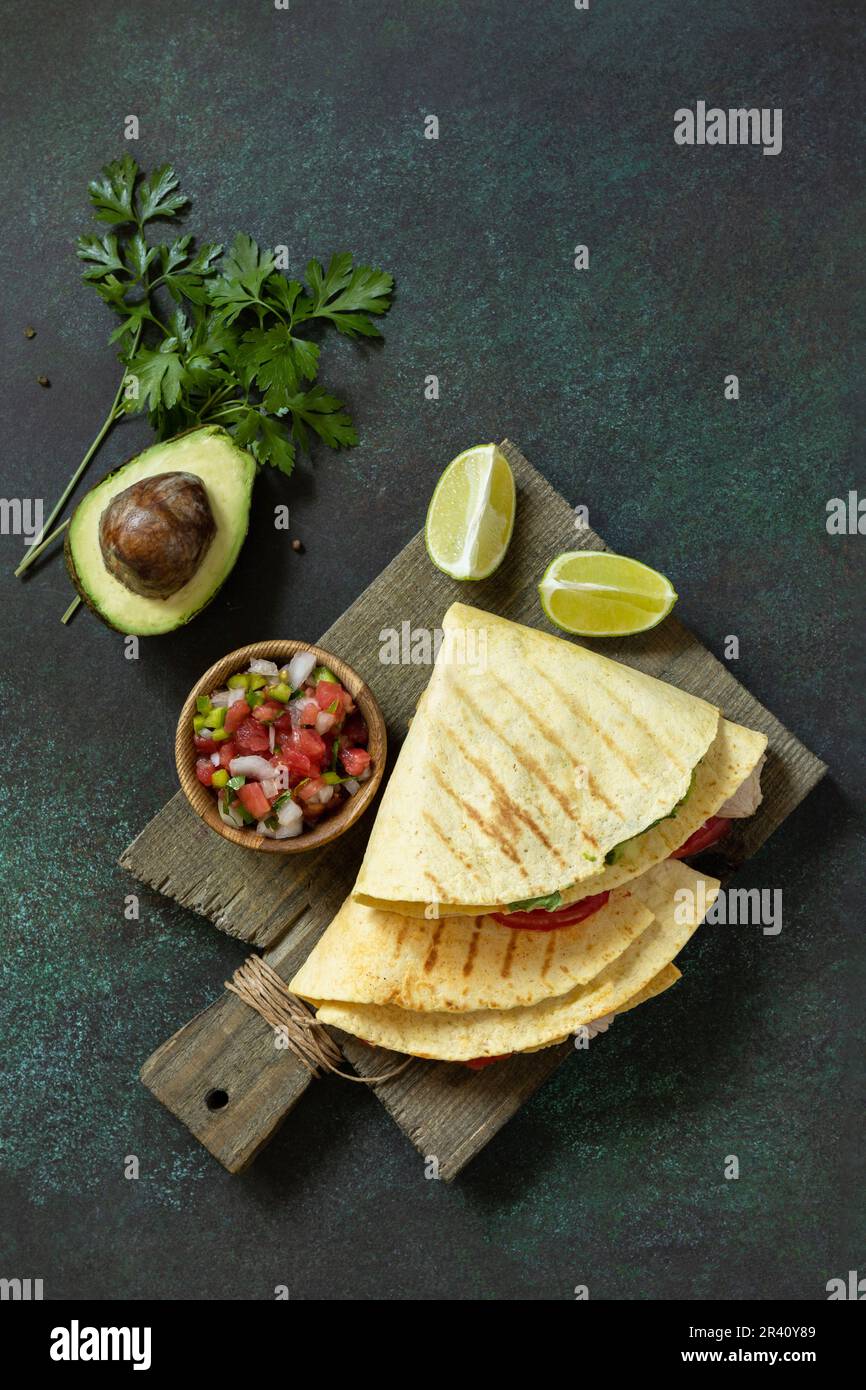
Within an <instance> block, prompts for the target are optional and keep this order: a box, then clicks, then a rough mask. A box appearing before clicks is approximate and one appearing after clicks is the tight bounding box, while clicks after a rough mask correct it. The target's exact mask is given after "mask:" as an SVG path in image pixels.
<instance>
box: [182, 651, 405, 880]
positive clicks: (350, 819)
mask: <svg viewBox="0 0 866 1390" xmlns="http://www.w3.org/2000/svg"><path fill="white" fill-rule="evenodd" d="M296 652H315V655H316V661H317V663H318V664H319V665H320V666H327V667H328V668H329V669H330V670H331V671H333V672H334V675H335V676H336V677H337V680H338V681H339V682H340V684H341V685H343V686H344V687H345V688H346V690H348V692H349V694H350V695H351V697H352V699H353V700H354V701H355V704H356V705H357V706H358V708H359V710H360V711H361V713H362V714H363V716H364V719H365V720H366V723H367V729H368V732H369V740H368V743H367V748H368V750H369V753H370V756H371V758H372V766H373V772H372V775H371V777H370V778H369V779H368V780H367V781H366V782H362V783H361V789H360V791H358V792H356V793H355V795H354V796H353V797H350V798H349V800H348V801H347V802H346V804H345V805H344V807H343V809H342V810H341V811H336V812H335V813H334V815H332V816H326V817H325V818H324V819H323V820H320V821H319V822H318V824H317V825H314V826H312V827H310V828H309V829H304V830H303V831H302V832H301V834H300V835H296V836H295V837H294V838H293V839H289V840H269V839H268V838H267V836H265V835H259V834H257V832H256V831H255V830H250V829H244V830H236V829H235V828H234V826H232V825H226V824H225V823H224V822H223V821H221V820H220V817H219V812H218V810H217V804H216V800H215V798H214V794H213V792H212V791H210V790H209V788H207V787H204V786H202V784H201V782H200V781H199V780H198V778H197V777H196V775H195V760H196V758H197V757H198V756H199V755H198V753H197V752H196V748H195V744H194V743H193V726H192V721H193V715H194V714H195V713H196V704H195V702H196V697H197V696H199V695H210V693H211V691H213V690H219V689H220V687H222V686H224V685H225V683H226V681H227V680H228V678H229V676H233V675H234V674H235V672H236V671H245V670H246V668H247V667H248V666H249V664H250V662H251V661H252V660H253V659H254V658H255V657H262V658H264V659H265V660H266V661H275V662H276V663H277V665H278V666H286V665H287V664H288V663H289V661H291V659H292V657H293V656H294V655H295V653H296ZM387 748H388V736H387V732H386V729H385V720H384V719H383V717H382V711H381V710H380V708H379V706H378V703H377V701H376V697H375V695H374V694H373V692H372V690H371V689H370V687H369V686H368V685H367V684H366V682H365V681H363V680H362V679H361V677H360V676H359V675H358V673H357V671H353V670H352V668H351V666H347V665H346V663H345V661H341V660H340V658H339V657H338V656H334V655H333V653H332V652H326V651H325V650H324V649H323V648H322V647H316V646H314V645H313V643H312V642H276V641H274V642H253V643H252V645H251V646H249V647H238V649H237V651H234V652H229V654H228V656H224V657H223V658H222V660H221V661H217V662H216V663H215V664H214V665H213V666H211V667H210V669H209V670H207V671H205V673H204V675H203V676H202V678H201V680H199V681H196V683H195V685H194V686H193V688H192V690H191V691H190V692H189V695H188V696H187V698H186V701H185V703H184V706H183V709H182V710H181V712H180V719H179V720H178V723H177V735H176V737H175V741H174V757H175V762H176V764H177V775H178V777H179V778H180V785H181V787H182V788H183V791H184V795H185V796H186V799H187V801H188V802H189V804H190V806H191V807H192V809H193V810H194V811H195V813H196V814H197V815H199V816H201V818H202V820H203V821H205V823H206V824H207V825H209V826H210V828H211V830H215V831H216V832H217V834H218V835H222V837H223V839H225V840H231V842H232V844H235V845H241V846H242V847H243V848H244V849H263V850H266V851H267V852H268V853H270V854H301V853H303V852H304V851H305V850H309V849H320V848H321V847H322V845H327V844H330V842H331V841H332V840H336V838H337V836H338V835H342V833H343V831H344V830H348V828H349V826H350V825H354V823H355V821H356V820H358V818H359V817H360V816H362V815H363V814H364V812H365V811H366V809H367V807H368V806H369V805H370V802H371V801H372V800H373V798H374V796H375V795H376V791H377V789H378V787H379V783H380V782H381V780H382V774H383V773H384V771H385V755H386V752H387Z"/></svg>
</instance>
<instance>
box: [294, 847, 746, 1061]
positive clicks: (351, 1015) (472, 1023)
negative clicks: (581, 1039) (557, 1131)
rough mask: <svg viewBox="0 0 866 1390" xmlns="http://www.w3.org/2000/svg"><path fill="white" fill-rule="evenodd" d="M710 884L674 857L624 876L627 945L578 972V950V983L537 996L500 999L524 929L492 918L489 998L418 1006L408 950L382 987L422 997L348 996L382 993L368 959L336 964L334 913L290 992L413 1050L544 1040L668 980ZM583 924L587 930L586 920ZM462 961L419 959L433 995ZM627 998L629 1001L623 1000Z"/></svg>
mask: <svg viewBox="0 0 866 1390" xmlns="http://www.w3.org/2000/svg"><path fill="white" fill-rule="evenodd" d="M719 886H720V885H719V882H718V880H717V879H710V878H706V877H704V876H701V875H698V874H696V873H695V871H694V870H693V869H690V868H688V867H687V866H686V865H685V864H682V863H680V862H679V861H677V860H669V861H667V862H666V863H664V864H660V865H657V866H656V867H655V868H654V869H652V870H650V871H649V873H647V874H645V875H643V876H642V877H641V879H640V880H639V881H638V883H637V884H635V885H633V888H632V892H631V894H629V895H628V896H630V897H634V898H635V899H637V900H639V901H640V902H641V905H642V907H643V908H645V909H646V912H645V913H644V914H643V916H642V917H635V919H634V931H633V932H632V934H631V936H630V938H629V939H628V942H627V944H626V943H625V938H624V937H623V939H622V943H621V944H622V949H620V950H619V952H618V954H615V955H614V956H613V957H612V958H609V957H608V958H607V959H606V961H605V960H604V959H602V957H601V956H600V957H599V959H598V962H597V964H598V965H599V966H600V967H601V968H600V969H598V970H596V971H595V973H592V974H589V975H586V974H585V972H586V970H587V969H588V966H587V964H586V960H587V958H586V955H585V953H583V960H584V966H583V972H584V975H585V978H583V980H582V982H581V983H580V984H578V985H577V986H576V987H568V985H567V981H566V977H565V976H564V975H563V976H562V977H561V978H555V979H554V980H553V981H548V982H547V993H546V997H543V998H541V999H539V1000H538V1002H535V1003H532V1004H528V1005H519V1006H512V1005H510V1004H509V1000H510V998H511V997H512V991H511V987H510V984H509V974H510V967H509V969H506V968H505V964H506V960H507V957H508V942H509V940H510V939H512V938H522V937H523V936H525V935H533V934H532V933H526V932H524V931H523V930H522V929H520V928H509V927H506V926H503V925H502V924H501V923H495V922H492V923H491V925H490V930H491V931H492V930H494V929H496V930H498V931H499V932H501V933H502V934H503V941H504V942H505V949H504V951H503V952H502V953H501V955H500V956H499V957H498V967H499V968H498V970H497V969H496V968H495V966H494V956H493V954H492V953H489V954H488V957H487V959H486V966H485V975H486V976H487V978H486V983H485V984H484V986H483V990H484V992H485V994H486V997H487V998H488V999H489V1000H490V1001H491V1005H492V1006H487V1007H484V1008H463V1009H461V1008H459V1007H458V1008H455V1007H453V1005H452V1007H451V1008H448V1009H432V1008H429V1007H428V1008H424V1007H423V1003H425V1002H428V1003H429V999H430V998H431V997H433V996H428V997H426V998H422V996H421V995H418V994H417V993H414V991H415V990H416V987H417V983H418V981H417V957H416V956H415V957H413V954H412V953H411V952H409V953H407V954H406V956H405V957H400V956H398V957H397V961H396V963H393V964H391V966H390V971H391V978H390V980H388V981H387V983H386V985H385V987H384V988H385V989H389V988H390V987H391V985H393V984H395V983H397V982H398V981H399V979H400V978H401V972H402V973H403V974H405V979H406V989H405V990H404V992H403V995H402V997H404V998H415V999H416V1000H417V1001H418V1002H420V1003H422V1007H415V1008H404V1007H400V1006H399V1005H398V1004H396V1003H370V1002H365V1001H364V1000H363V999H362V1000H360V1001H359V1000H358V999H356V998H354V997H353V996H355V995H358V994H361V995H370V994H371V993H373V994H381V993H382V989H381V988H380V987H378V986H377V985H376V984H375V980H374V978H373V977H374V975H375V962H371V969H370V970H369V971H368V972H366V973H365V972H361V975H360V977H359V979H358V980H357V981H355V980H354V978H353V976H352V972H351V970H349V971H346V970H345V969H344V968H343V964H342V961H341V956H342V952H343V943H344V940H345V935H344V933H345V922H341V921H340V920H339V917H338V919H336V920H335V923H332V925H331V927H329V928H328V930H327V931H326V933H325V935H324V936H323V937H322V939H321V941H320V942H319V944H318V946H317V947H316V948H315V951H314V952H313V956H311V958H310V962H312V964H310V962H308V965H310V969H309V970H308V968H307V965H305V966H304V967H302V969H301V971H299V973H298V974H297V975H296V976H295V978H294V980H292V982H291V986H290V987H291V989H292V990H293V991H294V993H296V994H298V995H300V996H301V997H302V998H304V999H307V1000H308V1002H310V1003H312V1004H313V1005H315V1007H316V1009H317V1017H318V1020H319V1022H321V1023H324V1024H331V1025H334V1026H336V1027H338V1028H341V1029H343V1030H344V1031H345V1032H348V1033H352V1034H354V1035H355V1036H356V1037H359V1038H363V1039H364V1040H365V1041H367V1042H370V1043H373V1044H376V1045H379V1046H382V1047H387V1048H390V1049H392V1050H394V1051H397V1052H405V1053H409V1054H411V1055H412V1056H416V1057H429V1058H436V1059H438V1060H441V1061H473V1060H477V1059H483V1058H488V1057H500V1056H503V1055H507V1054H509V1053H512V1052H520V1051H530V1050H535V1049H538V1048H541V1047H546V1046H552V1045H553V1044H554V1043H556V1042H559V1041H561V1040H562V1039H563V1037H567V1036H568V1035H569V1034H570V1033H573V1032H574V1031H575V1030H576V1029H577V1028H580V1027H582V1026H585V1025H588V1024H591V1023H592V1022H593V1021H594V1020H598V1019H601V1018H603V1017H606V1016H607V1015H610V1014H615V1013H617V1012H620V1011H622V1010H624V1009H625V1008H627V1007H634V1004H635V1003H637V1002H639V1000H638V996H640V995H643V994H644V992H645V991H648V990H649V991H651V992H652V993H655V992H657V991H656V990H655V988H654V982H655V981H656V980H657V978H658V977H659V976H663V980H664V981H666V982H667V983H670V982H671V977H670V975H669V974H668V975H663V972H665V971H666V970H667V968H668V967H669V966H670V965H671V963H672V961H673V960H674V958H675V957H676V956H677V955H678V954H679V952H680V951H681V950H682V948H683V946H684V945H685V944H686V942H687V941H688V939H689V937H690V936H691V935H692V933H693V932H694V930H695V929H696V927H697V926H698V923H699V921H700V920H701V917H702V916H703V913H704V912H705V911H706V909H707V908H708V907H709V906H710V905H711V904H712V902H713V901H714V900H715V897H716V895H717V893H718V891H719ZM355 910H357V911H359V912H362V913H365V912H367V913H369V912H373V911H374V910H373V909H368V908H363V907H361V906H360V905H356V909H355ZM392 915H394V914H392ZM404 924H407V926H408V928H409V929H411V930H414V931H417V930H419V929H420V930H425V929H426V931H427V932H428V933H429V932H430V930H431V924H429V923H428V924H420V923H415V922H413V921H412V919H401V918H399V917H396V916H395V923H394V926H395V928H396V930H397V933H398V934H399V930H400V928H401V927H402V926H403V925H404ZM583 929H584V930H586V929H587V928H586V926H584V928H583ZM332 932H333V935H331V933H332ZM550 935H551V937H552V938H553V939H554V940H555V939H556V938H557V937H558V936H560V935H561V933H560V932H553V933H551V934H550ZM518 944H519V943H518ZM571 952H572V954H573V955H574V956H575V957H576V958H578V959H580V958H581V954H582V953H581V950H580V946H579V944H578V943H577V942H576V941H575V942H573V943H572V948H571ZM314 957H316V959H314ZM467 965H468V966H469V969H470V973H472V972H473V971H474V970H475V966H474V962H472V961H470V960H469V959H468V957H467V958H464V960H463V964H462V965H461V964H460V959H459V954H458V953H457V952H456V951H449V952H448V953H446V954H445V955H444V956H443V958H442V961H441V963H440V962H439V961H438V960H437V959H436V958H433V959H432V960H429V959H428V968H427V973H428V974H429V975H431V976H436V975H447V976H449V977H451V979H452V984H451V986H450V987H445V986H441V987H439V990H438V994H439V997H440V998H457V997H459V995H458V991H459V988H460V987H459V983H458V984H456V985H455V984H454V983H453V977H454V975H455V973H457V972H459V971H462V970H463V969H465V968H466V967H467ZM385 968H386V962H384V961H383V962H382V969H383V970H384V969H385ZM329 970H330V972H331V973H330V975H329ZM338 981H339V983H338ZM564 983H565V984H566V988H565V989H562V990H560V992H557V987H558V986H560V985H562V984H564ZM667 983H664V982H660V983H659V986H658V988H659V989H663V988H666V987H667ZM311 984H312V985H314V987H315V989H316V990H317V991H318V990H322V991H323V993H322V994H318V993H315V994H314V993H313V992H312V991H311V989H310V985H311ZM479 992H480V991H479ZM341 994H342V995H344V996H345V995H348V998H341V997H340V995H341ZM466 997H471V996H466ZM645 997H649V996H645ZM629 1001H634V1002H633V1003H632V1004H630V1002H629Z"/></svg>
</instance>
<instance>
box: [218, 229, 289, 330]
mask: <svg viewBox="0 0 866 1390" xmlns="http://www.w3.org/2000/svg"><path fill="white" fill-rule="evenodd" d="M273 268H274V258H273V256H272V254H271V252H270V251H261V250H260V249H259V247H258V246H257V245H256V243H255V242H254V241H253V239H252V237H248V236H245V235H244V233H243V232H238V234H237V236H236V237H235V239H234V241H233V242H232V247H231V250H230V251H229V252H227V254H226V256H225V260H224V262H223V264H222V266H221V268H220V274H219V275H217V276H216V277H215V278H214V279H213V280H212V281H211V282H210V285H209V287H208V294H209V297H210V301H211V303H212V304H213V305H214V306H215V307H216V308H217V309H218V310H219V311H220V313H221V315H222V317H223V318H224V319H225V320H226V322H227V323H233V322H234V320H235V319H236V318H237V316H238V314H240V313H241V312H242V311H243V310H244V309H252V308H255V307H256V306H261V308H262V309H264V308H266V307H267V306H266V305H265V304H264V303H263V301H262V299H261V290H262V286H263V285H264V282H265V280H266V279H267V278H268V276H269V275H270V274H271V271H272V270H273Z"/></svg>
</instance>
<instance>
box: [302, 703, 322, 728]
mask: <svg viewBox="0 0 866 1390" xmlns="http://www.w3.org/2000/svg"><path fill="white" fill-rule="evenodd" d="M318 717H319V706H318V704H317V702H316V701H315V700H305V701H304V703H303V704H302V705H301V711H300V719H299V722H300V724H302V725H303V726H304V727H305V728H310V729H311V728H312V727H313V725H314V724H315V722H316V720H317V719H318Z"/></svg>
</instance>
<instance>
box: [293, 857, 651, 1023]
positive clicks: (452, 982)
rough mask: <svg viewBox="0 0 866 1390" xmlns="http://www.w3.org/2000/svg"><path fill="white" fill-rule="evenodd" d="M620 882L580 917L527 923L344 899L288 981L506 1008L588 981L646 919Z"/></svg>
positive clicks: (371, 998)
mask: <svg viewBox="0 0 866 1390" xmlns="http://www.w3.org/2000/svg"><path fill="white" fill-rule="evenodd" d="M652 920H653V914H652V912H651V911H650V909H649V908H648V907H646V906H645V905H644V903H643V902H642V901H641V895H640V884H638V885H636V888H635V892H634V893H630V892H629V891H628V889H624V888H621V889H619V890H618V891H617V892H616V893H614V894H613V896H612V897H611V898H610V900H609V901H608V902H607V903H606V904H605V906H604V907H602V908H600V909H599V911H598V912H595V913H594V914H593V915H592V916H591V917H588V918H587V919H586V921H584V922H578V923H576V924H575V925H574V926H572V927H560V928H557V930H556V931H549V932H540V931H523V930H519V929H518V928H515V927H506V926H503V925H502V924H501V923H499V922H496V921H494V919H493V918H492V917H443V918H442V919H441V921H438V922H425V921H424V920H423V918H417V917H400V916H397V915H395V914H394V913H393V912H383V911H382V910H381V909H380V908H374V907H364V906H363V905H362V904H361V903H358V902H355V901H354V900H353V899H352V898H347V899H346V901H345V902H344V903H343V906H342V907H341V908H340V911H339V912H338V913H337V915H336V917H335V918H334V920H333V922H332V923H331V925H330V926H329V927H328V929H327V931H326V932H325V934H324V935H323V936H322V937H321V938H320V940H319V942H318V944H317V945H316V946H315V947H314V948H313V950H312V952H311V953H310V955H309V956H308V957H307V959H306V961H305V962H304V964H303V965H302V966H301V969H300V970H299V971H298V973H297V975H296V976H295V978H294V980H293V981H292V986H291V987H292V990H293V991H294V993H295V994H299V995H301V996H302V997H303V998H304V999H316V1000H319V999H339V1000H341V1001H342V1002H344V1003H347V1002H349V1003H354V1004H396V1005H397V1006H398V1007H399V1008H401V1009H419V1010H422V1011H424V1010H429V1011H439V1010H448V1009H458V1010H464V1011H465V1010H471V1009H508V1008H514V1007H515V1006H517V1005H526V1004H536V1003H538V1002H539V1000H541V999H547V998H549V997H550V996H551V995H554V994H565V993H567V991H568V990H570V989H574V988H575V987H576V986H577V985H581V984H586V983H587V982H588V981H589V980H591V979H592V977H593V976H594V975H597V974H598V973H599V971H601V970H603V969H604V967H605V966H606V965H609V964H610V963H611V962H612V961H613V960H615V959H616V957H617V956H619V955H621V954H622V952H623V951H624V950H625V948H626V947H627V946H629V945H630V944H631V942H632V941H634V940H635V939H636V938H637V937H638V936H639V935H640V933H641V932H642V931H644V930H645V929H646V928H647V927H648V926H649V925H650V923H651V922H652Z"/></svg>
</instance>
